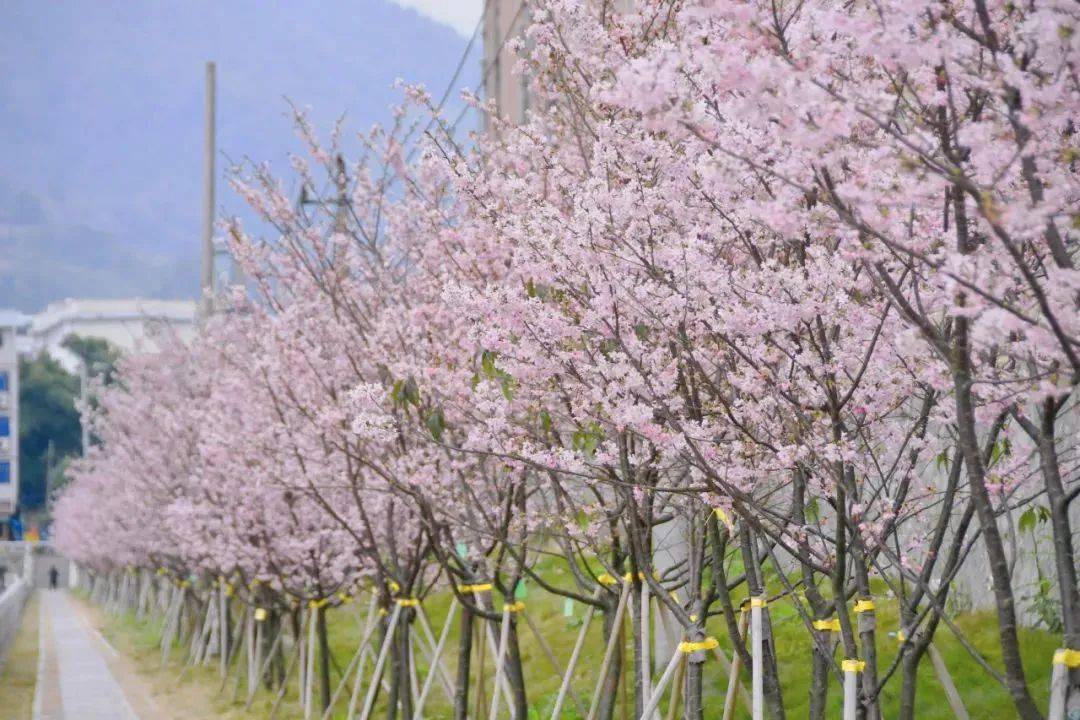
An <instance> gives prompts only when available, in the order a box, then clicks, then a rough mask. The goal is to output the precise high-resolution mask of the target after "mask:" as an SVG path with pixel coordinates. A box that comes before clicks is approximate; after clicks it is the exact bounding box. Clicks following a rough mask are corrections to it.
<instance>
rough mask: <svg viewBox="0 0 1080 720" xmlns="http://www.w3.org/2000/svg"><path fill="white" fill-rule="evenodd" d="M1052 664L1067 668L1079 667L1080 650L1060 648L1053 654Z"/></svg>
mask: <svg viewBox="0 0 1080 720" xmlns="http://www.w3.org/2000/svg"><path fill="white" fill-rule="evenodd" d="M1054 664H1055V665H1064V666H1065V667H1067V668H1078V667H1080V650H1070V649H1069V648H1061V649H1059V650H1056V651H1055V652H1054Z"/></svg>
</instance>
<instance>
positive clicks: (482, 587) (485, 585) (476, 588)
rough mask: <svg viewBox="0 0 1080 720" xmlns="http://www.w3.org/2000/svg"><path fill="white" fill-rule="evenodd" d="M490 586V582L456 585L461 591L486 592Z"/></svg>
mask: <svg viewBox="0 0 1080 720" xmlns="http://www.w3.org/2000/svg"><path fill="white" fill-rule="evenodd" d="M491 587H492V586H491V583H480V584H479V585H458V590H459V591H461V592H463V593H478V592H488V591H489V590H491Z"/></svg>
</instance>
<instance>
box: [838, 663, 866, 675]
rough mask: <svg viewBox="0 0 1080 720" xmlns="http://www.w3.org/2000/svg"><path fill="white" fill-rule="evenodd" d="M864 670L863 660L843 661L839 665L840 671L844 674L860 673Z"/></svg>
mask: <svg viewBox="0 0 1080 720" xmlns="http://www.w3.org/2000/svg"><path fill="white" fill-rule="evenodd" d="M864 668H866V661H865V660H844V661H843V662H841V663H840V669H841V670H843V671H844V672H846V673H849V672H853V673H861V672H862V671H863V669H864Z"/></svg>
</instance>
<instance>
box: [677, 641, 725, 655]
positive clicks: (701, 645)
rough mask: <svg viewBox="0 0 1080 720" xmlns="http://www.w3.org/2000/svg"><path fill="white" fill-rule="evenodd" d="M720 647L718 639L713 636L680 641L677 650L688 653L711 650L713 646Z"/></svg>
mask: <svg viewBox="0 0 1080 720" xmlns="http://www.w3.org/2000/svg"><path fill="white" fill-rule="evenodd" d="M718 647H720V641H719V640H717V639H716V638H714V637H707V638H705V639H704V640H702V641H701V642H689V641H685V642H681V643H679V652H682V653H686V654H690V653H694V652H701V651H702V650H712V649H713V648H718Z"/></svg>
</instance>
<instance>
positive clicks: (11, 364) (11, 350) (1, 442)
mask: <svg viewBox="0 0 1080 720" xmlns="http://www.w3.org/2000/svg"><path fill="white" fill-rule="evenodd" d="M29 321H30V318H28V317H26V316H25V315H23V314H22V313H19V312H15V311H11V310H0V540H6V539H10V538H11V518H12V516H14V515H15V513H16V511H17V510H18V506H19V354H18V341H17V337H18V334H19V331H20V329H22V328H24V327H25V326H26V325H27V324H28V323H29Z"/></svg>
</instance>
